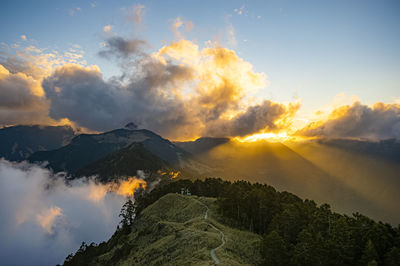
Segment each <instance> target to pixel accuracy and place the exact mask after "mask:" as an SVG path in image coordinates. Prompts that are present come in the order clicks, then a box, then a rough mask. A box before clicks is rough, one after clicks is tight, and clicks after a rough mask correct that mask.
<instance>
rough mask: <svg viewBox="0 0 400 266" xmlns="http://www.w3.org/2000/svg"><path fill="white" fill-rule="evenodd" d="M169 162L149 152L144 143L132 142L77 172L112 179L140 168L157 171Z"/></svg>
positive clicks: (135, 172)
mask: <svg viewBox="0 0 400 266" xmlns="http://www.w3.org/2000/svg"><path fill="white" fill-rule="evenodd" d="M167 167H168V164H167V163H166V162H164V161H163V160H161V159H160V158H159V157H157V156H155V155H154V154H152V153H151V152H149V151H148V150H147V149H146V148H145V147H144V145H143V143H136V142H134V143H132V144H130V145H129V146H128V147H126V148H122V149H121V150H118V151H116V152H114V153H112V154H110V155H108V156H106V157H104V158H103V159H100V160H98V161H96V162H94V163H91V164H88V165H87V166H84V167H83V168H81V169H79V170H78V171H77V172H76V175H78V176H91V175H98V176H99V180H100V181H111V180H110V179H112V178H115V177H118V176H134V175H136V174H137V171H138V170H150V171H152V172H156V171H157V170H159V169H162V168H167Z"/></svg>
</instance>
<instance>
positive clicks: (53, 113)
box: [42, 65, 124, 130]
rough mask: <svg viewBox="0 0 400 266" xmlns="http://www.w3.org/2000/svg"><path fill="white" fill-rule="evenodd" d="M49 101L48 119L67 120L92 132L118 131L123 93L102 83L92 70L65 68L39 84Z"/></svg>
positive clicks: (115, 87)
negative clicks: (102, 130) (113, 129)
mask: <svg viewBox="0 0 400 266" xmlns="http://www.w3.org/2000/svg"><path fill="white" fill-rule="evenodd" d="M42 86H43V89H44V91H45V92H46V97H47V98H48V99H49V100H50V101H51V104H50V110H49V115H50V117H52V118H54V119H62V118H68V119H70V120H72V121H75V122H77V123H78V124H80V125H81V126H84V127H87V128H90V129H93V130H100V129H104V128H106V129H111V128H116V127H120V126H121V124H122V121H123V117H122V111H123V109H122V108H121V102H123V101H124V100H123V94H124V92H123V91H119V90H122V89H121V88H120V86H119V85H118V84H114V83H113V82H109V83H107V82H105V81H104V80H103V78H102V75H101V73H100V72H99V70H98V69H96V68H84V67H81V66H78V65H65V66H63V67H60V68H58V69H57V70H56V71H55V72H54V73H53V74H52V75H51V76H50V77H48V78H46V79H45V80H44V81H43V83H42Z"/></svg>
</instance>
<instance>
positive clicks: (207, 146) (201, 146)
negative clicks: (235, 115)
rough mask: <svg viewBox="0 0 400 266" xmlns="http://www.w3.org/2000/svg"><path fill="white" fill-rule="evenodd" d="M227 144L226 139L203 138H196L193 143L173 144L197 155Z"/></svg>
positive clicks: (227, 140)
mask: <svg viewBox="0 0 400 266" xmlns="http://www.w3.org/2000/svg"><path fill="white" fill-rule="evenodd" d="M227 142H229V139H228V138H210V137H203V138H198V139H196V140H195V141H183V142H175V143H174V144H175V145H176V146H178V147H180V148H182V149H184V150H185V151H188V152H190V153H192V154H197V155H198V154H201V153H203V152H207V151H209V150H211V149H212V148H214V147H217V146H219V145H222V144H225V143H227Z"/></svg>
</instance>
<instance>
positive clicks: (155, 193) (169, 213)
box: [65, 179, 400, 266]
mask: <svg viewBox="0 0 400 266" xmlns="http://www.w3.org/2000/svg"><path fill="white" fill-rule="evenodd" d="M182 188H183V189H184V190H189V191H190V192H191V193H192V196H184V195H180V194H178V193H180V192H181V191H182ZM171 193H172V194H171ZM121 215H122V221H121V225H122V227H121V228H118V229H117V231H116V232H115V233H114V235H113V236H112V237H111V239H110V240H109V241H107V242H103V243H101V244H99V245H96V244H94V243H93V244H91V245H89V246H87V245H86V244H83V245H82V246H81V248H80V249H79V250H78V251H77V252H76V253H75V255H72V254H71V255H69V256H68V257H67V259H66V261H65V265H211V264H212V263H214V264H218V263H219V264H221V265H246V264H251V265H274V266H275V265H276V266H279V265H281V266H286V265H307V266H311V265H316V266H317V265H338V266H339V265H340V266H342V265H388V266H398V265H399V264H398V262H399V261H400V227H398V226H397V227H393V226H391V225H389V224H387V223H386V224H385V223H382V222H376V221H374V220H372V219H370V218H368V217H367V216H364V215H362V214H360V213H354V214H353V215H352V216H347V215H343V214H339V213H336V212H333V211H331V209H330V206H329V205H328V204H322V205H319V206H318V205H317V204H316V203H315V202H314V201H312V200H308V199H306V200H303V199H301V198H299V197H298V196H296V195H294V194H291V193H289V192H285V191H284V192H279V191H276V190H275V189H274V188H273V187H271V186H268V185H262V184H257V183H256V184H251V183H249V182H245V181H238V182H234V183H232V182H228V181H223V180H221V179H205V180H195V181H190V180H185V179H181V180H172V181H171V182H169V183H164V184H163V185H161V184H160V185H158V186H157V187H155V188H154V189H153V190H151V191H150V192H148V193H144V191H141V192H139V193H136V194H135V203H132V201H130V200H128V201H127V203H125V205H124V206H123V208H122V210H121ZM135 216H136V218H135Z"/></svg>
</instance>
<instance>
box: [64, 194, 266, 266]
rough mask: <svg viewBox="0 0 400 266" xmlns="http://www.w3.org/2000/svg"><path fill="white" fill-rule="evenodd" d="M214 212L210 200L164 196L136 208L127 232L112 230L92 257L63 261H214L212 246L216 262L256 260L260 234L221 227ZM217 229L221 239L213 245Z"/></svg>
mask: <svg viewBox="0 0 400 266" xmlns="http://www.w3.org/2000/svg"><path fill="white" fill-rule="evenodd" d="M207 209H209V211H207ZM206 213H207V216H205V215H206ZM216 213H217V210H216V205H215V199H213V198H203V197H196V196H192V197H188V196H183V195H180V194H167V195H165V196H163V197H162V198H160V199H159V200H157V201H156V202H155V203H153V204H152V205H150V206H148V207H147V208H146V209H144V210H143V211H142V212H141V216H140V217H139V218H138V220H137V221H136V223H135V224H134V226H133V228H132V231H131V232H130V233H129V234H128V235H124V234H123V233H122V231H117V233H115V234H114V235H113V237H112V238H111V239H110V240H109V241H108V242H107V243H105V244H103V246H102V247H101V248H100V249H101V250H100V251H101V252H100V254H98V255H96V256H95V258H93V259H91V260H90V261H84V260H82V259H81V258H79V255H78V256H75V259H74V260H71V261H70V262H68V261H66V262H65V264H64V265H83V264H86V265H214V262H215V261H214V260H213V258H212V256H211V253H212V250H213V249H215V250H214V252H213V253H214V254H215V258H216V259H217V260H219V262H220V263H221V264H222V265H255V264H258V263H259V262H260V259H261V258H260V253H259V249H258V246H259V243H260V241H261V237H260V236H258V235H256V234H253V233H250V232H246V231H240V230H237V229H232V228H229V227H227V226H224V225H222V224H221V223H219V222H217V221H216V220H215V219H214V218H213V216H214V215H216ZM220 232H223V234H224V237H225V239H226V240H225V241H226V243H225V245H223V246H221V247H220V248H218V249H216V248H217V247H218V246H220V245H221V243H222V240H221V234H220ZM99 247H100V246H99ZM98 251H99V250H98Z"/></svg>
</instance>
